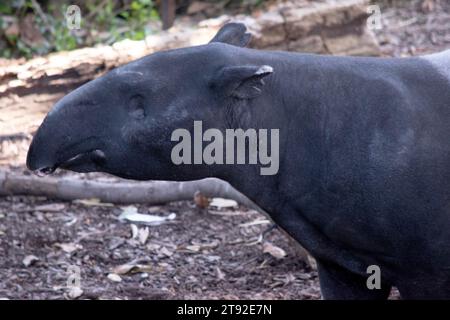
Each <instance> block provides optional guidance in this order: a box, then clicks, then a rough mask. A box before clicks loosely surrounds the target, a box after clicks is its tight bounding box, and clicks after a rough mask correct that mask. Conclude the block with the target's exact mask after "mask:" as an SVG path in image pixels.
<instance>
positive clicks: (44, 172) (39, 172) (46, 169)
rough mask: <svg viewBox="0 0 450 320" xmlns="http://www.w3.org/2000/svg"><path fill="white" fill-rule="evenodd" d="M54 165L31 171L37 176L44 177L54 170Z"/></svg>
mask: <svg viewBox="0 0 450 320" xmlns="http://www.w3.org/2000/svg"><path fill="white" fill-rule="evenodd" d="M55 169H56V168H55V167H44V168H40V169H37V170H34V171H33V172H34V173H35V174H36V175H37V176H38V177H44V176H46V175H49V174H51V173H53V172H55Z"/></svg>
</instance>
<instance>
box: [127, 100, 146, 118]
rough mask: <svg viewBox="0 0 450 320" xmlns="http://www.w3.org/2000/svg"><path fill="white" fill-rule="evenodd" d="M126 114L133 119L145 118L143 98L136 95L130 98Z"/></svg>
mask: <svg viewBox="0 0 450 320" xmlns="http://www.w3.org/2000/svg"><path fill="white" fill-rule="evenodd" d="M127 107H128V113H129V114H130V115H131V116H132V117H133V118H135V119H138V120H139V119H143V118H144V117H145V108H144V97H143V96H141V95H139V94H136V95H134V96H132V97H131V98H130V101H129V102H128V106H127Z"/></svg>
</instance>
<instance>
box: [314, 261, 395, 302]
mask: <svg viewBox="0 0 450 320" xmlns="http://www.w3.org/2000/svg"><path fill="white" fill-rule="evenodd" d="M317 267H318V270H319V280H320V290H321V292H322V298H323V299H326V300H386V299H387V298H388V296H389V293H390V291H391V286H390V285H387V284H385V283H382V285H381V288H380V289H368V288H367V284H366V281H367V279H366V278H364V277H362V276H360V275H355V274H353V273H351V272H350V271H347V270H345V269H343V268H342V267H339V266H337V265H335V264H333V263H329V262H324V261H319V260H318V261H317Z"/></svg>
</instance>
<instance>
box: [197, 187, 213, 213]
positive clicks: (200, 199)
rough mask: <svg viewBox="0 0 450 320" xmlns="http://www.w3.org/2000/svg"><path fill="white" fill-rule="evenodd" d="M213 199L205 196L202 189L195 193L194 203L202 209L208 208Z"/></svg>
mask: <svg viewBox="0 0 450 320" xmlns="http://www.w3.org/2000/svg"><path fill="white" fill-rule="evenodd" d="M210 202H211V201H210V200H209V198H208V197H206V196H204V195H203V194H202V193H201V192H200V191H197V192H195V194H194V203H195V205H196V206H197V207H199V208H200V209H206V208H208V206H209V203H210Z"/></svg>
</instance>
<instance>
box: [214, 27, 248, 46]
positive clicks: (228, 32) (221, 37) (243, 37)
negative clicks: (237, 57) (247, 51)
mask: <svg viewBox="0 0 450 320" xmlns="http://www.w3.org/2000/svg"><path fill="white" fill-rule="evenodd" d="M251 38H252V36H251V34H250V33H247V28H246V27H245V25H244V24H243V23H227V24H226V25H224V26H223V27H222V28H221V29H220V30H219V32H217V34H216V35H215V37H214V38H213V39H212V40H211V41H210V42H223V43H227V44H231V45H233V46H237V47H245V46H247V44H248V43H249V42H250V40H251Z"/></svg>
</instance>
